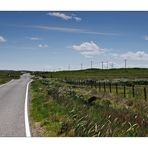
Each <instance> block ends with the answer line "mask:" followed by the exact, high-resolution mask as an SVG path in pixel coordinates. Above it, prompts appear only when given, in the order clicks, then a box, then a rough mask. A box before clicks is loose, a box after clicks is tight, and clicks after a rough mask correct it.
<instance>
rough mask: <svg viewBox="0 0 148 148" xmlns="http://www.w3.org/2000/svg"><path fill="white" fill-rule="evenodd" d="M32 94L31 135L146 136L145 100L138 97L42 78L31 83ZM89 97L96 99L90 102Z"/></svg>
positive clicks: (147, 115)
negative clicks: (126, 96)
mask: <svg viewBox="0 0 148 148" xmlns="http://www.w3.org/2000/svg"><path fill="white" fill-rule="evenodd" d="M31 93H32V101H31V110H30V112H31V114H30V118H31V127H32V129H33V136H49V137H62V136H64V137H65V136H66V137H93V136H95V137H98V136H101V137H106V136H109V137H112V136H113V137H119V136H122V137H128V136H134V137H135V136H148V103H147V102H145V101H144V100H143V99H141V98H139V99H135V98H123V97H117V96H116V95H113V94H107V95H100V96H99V94H100V93H99V92H98V90H97V89H95V88H88V87H83V88H82V87H78V86H74V85H70V84H67V83H65V82H64V81H62V80H58V79H45V78H44V79H36V80H35V81H33V82H32V84H31ZM97 95H98V96H97ZM92 96H97V100H96V101H95V102H91V103H89V102H88V100H89V99H90V98H91V97H92Z"/></svg>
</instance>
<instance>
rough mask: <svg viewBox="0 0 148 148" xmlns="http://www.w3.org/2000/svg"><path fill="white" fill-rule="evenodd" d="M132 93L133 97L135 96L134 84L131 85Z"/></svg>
mask: <svg viewBox="0 0 148 148" xmlns="http://www.w3.org/2000/svg"><path fill="white" fill-rule="evenodd" d="M132 94H133V98H134V97H135V85H132Z"/></svg>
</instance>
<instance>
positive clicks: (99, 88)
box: [99, 81, 101, 91]
mask: <svg viewBox="0 0 148 148" xmlns="http://www.w3.org/2000/svg"><path fill="white" fill-rule="evenodd" d="M99 91H101V83H100V81H99Z"/></svg>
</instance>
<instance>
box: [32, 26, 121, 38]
mask: <svg viewBox="0 0 148 148" xmlns="http://www.w3.org/2000/svg"><path fill="white" fill-rule="evenodd" d="M30 27H33V28H37V29H44V30H51V31H61V32H72V33H81V34H92V35H109V36H110V35H111V36H116V35H119V34H117V33H105V32H96V31H88V30H83V29H79V28H69V27H56V26H43V25H40V26H30Z"/></svg>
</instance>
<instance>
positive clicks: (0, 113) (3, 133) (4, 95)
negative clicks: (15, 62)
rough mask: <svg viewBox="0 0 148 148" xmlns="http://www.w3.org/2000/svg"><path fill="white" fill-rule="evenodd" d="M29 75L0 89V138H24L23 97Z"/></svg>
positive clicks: (29, 78)
mask: <svg viewBox="0 0 148 148" xmlns="http://www.w3.org/2000/svg"><path fill="white" fill-rule="evenodd" d="M30 80H31V76H30V75H29V74H24V75H22V76H21V78H20V79H18V80H12V81H11V82H9V83H7V84H6V85H4V86H2V87H0V137H25V136H26V132H25V113H24V110H25V109H24V107H25V95H26V87H27V83H28V82H29V81H30Z"/></svg>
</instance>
